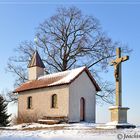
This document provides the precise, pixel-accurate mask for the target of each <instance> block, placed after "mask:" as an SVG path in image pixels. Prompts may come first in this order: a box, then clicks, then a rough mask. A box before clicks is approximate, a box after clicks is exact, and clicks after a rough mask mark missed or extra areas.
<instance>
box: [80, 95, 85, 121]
mask: <svg viewBox="0 0 140 140" xmlns="http://www.w3.org/2000/svg"><path fill="white" fill-rule="evenodd" d="M84 119H85V99H84V98H83V97H82V98H81V99H80V121H84Z"/></svg>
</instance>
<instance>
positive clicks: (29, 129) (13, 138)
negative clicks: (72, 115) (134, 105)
mask: <svg viewBox="0 0 140 140" xmlns="http://www.w3.org/2000/svg"><path fill="white" fill-rule="evenodd" d="M125 139H128V140H131V139H132V140H136V139H137V140H138V139H140V128H139V127H137V128H135V129H119V130H103V129H102V130H101V129H95V124H92V123H81V124H59V125H43V124H35V123H34V124H22V125H17V126H12V127H8V128H7V129H6V130H4V129H3V128H1V129H0V140H125Z"/></svg>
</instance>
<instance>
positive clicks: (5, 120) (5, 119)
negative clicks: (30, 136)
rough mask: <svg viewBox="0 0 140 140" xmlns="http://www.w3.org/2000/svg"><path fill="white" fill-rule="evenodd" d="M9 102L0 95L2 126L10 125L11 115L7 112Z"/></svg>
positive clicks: (0, 122)
mask: <svg viewBox="0 0 140 140" xmlns="http://www.w3.org/2000/svg"><path fill="white" fill-rule="evenodd" d="M7 105H8V104H7V103H6V101H5V99H4V98H3V97H2V96H1V95H0V126H4V127H5V126H8V124H9V120H8V119H9V117H10V115H8V114H7Z"/></svg>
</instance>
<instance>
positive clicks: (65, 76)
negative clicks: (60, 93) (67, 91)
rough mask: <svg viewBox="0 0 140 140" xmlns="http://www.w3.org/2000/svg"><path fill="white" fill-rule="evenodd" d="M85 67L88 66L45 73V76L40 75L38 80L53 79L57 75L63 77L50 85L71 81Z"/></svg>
mask: <svg viewBox="0 0 140 140" xmlns="http://www.w3.org/2000/svg"><path fill="white" fill-rule="evenodd" d="M85 68H86V67H85V66H84V67H80V68H76V69H72V70H67V71H63V72H58V73H54V74H49V75H45V76H42V77H39V78H38V80H41V79H53V78H56V77H61V78H60V79H59V80H58V81H55V82H53V83H51V84H49V85H57V84H61V83H69V82H70V81H71V80H72V79H74V78H75V77H76V76H77V75H78V74H79V73H80V72H82V71H83V70H84V69H85Z"/></svg>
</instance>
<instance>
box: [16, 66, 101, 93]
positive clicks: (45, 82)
mask: <svg viewBox="0 0 140 140" xmlns="http://www.w3.org/2000/svg"><path fill="white" fill-rule="evenodd" d="M83 71H86V73H87V75H88V76H89V78H90V79H91V81H92V83H93V84H94V85H95V87H96V90H97V91H100V87H99V86H98V84H97V83H96V81H95V80H94V78H93V77H92V76H91V74H90V72H89V71H88V69H87V67H85V66H84V67H80V68H76V69H72V70H67V71H63V72H57V73H53V74H48V75H45V76H41V77H39V78H38V79H37V80H33V81H28V82H26V83H24V84H22V85H21V86H20V87H18V88H17V89H16V90H15V91H14V93H15V92H21V91H27V90H32V89H38V88H45V87H51V86H59V85H64V84H69V83H71V82H72V81H73V80H75V79H76V78H77V77H78V76H79V75H80V74H81V73H82V72H83Z"/></svg>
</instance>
